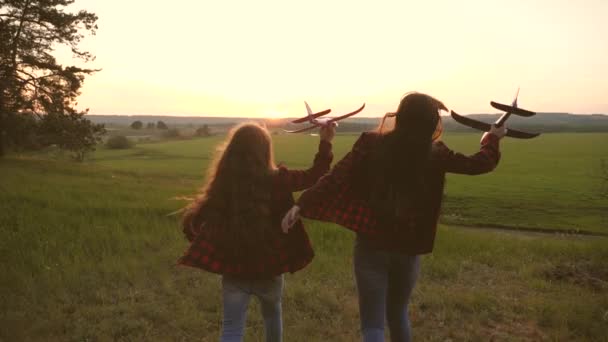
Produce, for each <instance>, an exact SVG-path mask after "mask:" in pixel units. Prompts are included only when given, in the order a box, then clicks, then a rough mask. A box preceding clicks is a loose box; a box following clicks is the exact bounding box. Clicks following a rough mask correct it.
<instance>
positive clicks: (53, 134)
mask: <svg viewBox="0 0 608 342" xmlns="http://www.w3.org/2000/svg"><path fill="white" fill-rule="evenodd" d="M84 114H85V113H77V112H71V113H69V114H58V113H49V114H47V115H45V116H43V117H42V120H41V122H40V135H41V137H42V139H43V142H44V144H45V145H57V146H58V147H59V148H61V149H63V150H68V151H70V152H72V157H73V158H74V160H76V161H83V160H84V157H85V155H86V153H88V152H91V151H93V150H95V145H97V143H99V142H100V141H101V137H100V135H101V134H103V133H105V129H104V127H103V125H99V124H93V123H92V122H91V121H90V120H86V119H83V118H82V116H83V115H84Z"/></svg>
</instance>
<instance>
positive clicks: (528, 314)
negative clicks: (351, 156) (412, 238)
mask: <svg viewBox="0 0 608 342" xmlns="http://www.w3.org/2000/svg"><path fill="white" fill-rule="evenodd" d="M273 139H274V142H275V155H276V160H277V162H284V163H285V164H286V165H288V166H290V167H292V168H304V167H307V166H308V165H310V161H311V160H312V157H313V154H314V151H315V149H316V145H317V139H318V138H314V137H309V136H304V135H292V136H286V135H279V136H274V137H273ZM355 139H356V136H355V135H341V136H338V137H336V139H335V141H334V153H335V156H336V158H335V160H339V158H340V157H341V156H343V155H344V154H345V153H346V152H347V151H348V150H349V148H350V147H351V146H352V143H353V142H354V140H355ZM220 141H221V137H213V138H207V139H194V140H183V141H171V142H163V143H151V144H141V145H138V146H136V147H135V148H133V149H129V150H118V151H117V150H105V149H100V150H98V151H97V152H96V153H95V154H94V155H92V157H91V159H90V160H89V161H87V162H85V163H81V164H78V163H73V162H69V161H67V160H66V159H65V158H61V157H56V156H53V157H50V156H49V155H50V154H49V153H37V154H27V155H10V156H8V157H7V158H5V159H3V160H0V231H1V232H2V239H0V267H1V269H0V272H1V273H2V275H3V276H2V278H0V341H106V340H117V341H148V340H153V341H200V340H204V341H214V340H217V338H218V333H219V329H220V326H221V302H220V292H219V278H218V277H217V276H215V275H212V274H208V273H205V272H202V271H197V270H194V269H186V268H180V267H176V266H175V261H176V259H177V257H179V256H180V255H181V254H182V253H183V251H184V249H185V248H186V241H185V240H184V238H183V237H182V235H181V232H180V231H179V227H178V224H177V218H176V217H168V216H167V214H168V213H171V212H173V211H175V210H177V209H179V208H181V207H182V206H183V205H185V203H186V202H184V200H183V199H181V197H183V196H191V195H193V194H194V193H195V191H196V189H197V188H198V187H200V186H201V185H202V184H203V177H204V174H205V169H206V167H207V165H208V163H209V161H210V160H211V159H212V158H213V154H214V151H215V147H216V145H217V144H218V143H219V142H220ZM445 141H446V143H447V144H448V146H450V147H452V148H454V149H456V150H459V151H462V152H465V153H473V152H475V150H476V148H477V144H478V141H479V135H477V134H449V135H447V136H446V137H445ZM501 148H502V151H503V159H502V161H501V163H500V165H499V167H498V168H497V170H496V171H495V172H494V173H492V174H489V175H483V176H478V177H470V176H461V175H449V177H448V183H447V184H448V185H447V187H446V193H447V194H446V199H445V201H444V215H443V216H442V219H441V222H442V227H441V228H440V232H439V234H438V241H437V243H436V246H435V251H434V253H433V254H431V255H427V256H425V257H423V266H422V273H421V278H420V280H419V283H418V285H417V287H416V290H415V294H414V297H413V303H412V306H411V310H412V313H411V316H412V324H413V329H414V334H415V335H414V337H415V339H416V340H430V341H446V340H452V341H461V340H463V341H464V340H467V341H468V340H484V341H485V340H497V341H503V340H506V341H511V340H514V341H521V340H529V341H538V340H548V341H572V340H580V341H588V340H595V341H608V262H607V261H606V260H608V238H604V237H580V236H567V235H540V234H519V233H514V232H497V231H490V230H485V231H484V230H480V229H468V228H462V227H460V226H481V227H483V226H497V225H498V226H507V227H523V228H539V229H558V230H565V231H569V230H582V231H587V232H595V233H608V180H607V179H606V178H607V177H608V175H607V173H608V171H607V170H605V169H604V168H603V167H602V161H603V160H606V161H607V163H608V134H605V133H597V134H566V133H563V134H545V135H542V136H540V137H539V138H536V139H534V140H529V141H518V140H515V139H505V140H503V142H502V145H501ZM307 223H308V224H307V227H308V231H309V233H310V235H311V237H312V239H313V244H314V247H315V251H316V258H315V260H314V261H313V263H312V264H311V265H310V266H309V267H308V268H306V269H305V270H303V271H301V272H298V273H296V274H294V275H288V276H287V277H286V289H285V291H286V292H285V297H284V324H285V327H284V330H285V341H355V340H358V339H359V332H358V308H357V300H356V292H355V288H354V282H353V277H352V271H351V269H352V264H351V254H352V250H351V249H352V240H353V236H352V234H351V233H349V232H348V231H346V230H344V229H340V228H339V227H337V226H333V225H329V224H324V223H320V222H312V221H307ZM246 340H248V341H263V324H262V321H261V318H260V314H259V307H258V306H256V305H254V306H252V307H251V308H250V315H249V321H248V327H247V338H246Z"/></svg>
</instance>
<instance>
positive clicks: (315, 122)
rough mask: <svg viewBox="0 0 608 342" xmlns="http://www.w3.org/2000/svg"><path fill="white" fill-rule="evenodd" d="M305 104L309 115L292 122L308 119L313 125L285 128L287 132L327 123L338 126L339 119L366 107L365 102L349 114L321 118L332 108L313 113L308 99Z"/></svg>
mask: <svg viewBox="0 0 608 342" xmlns="http://www.w3.org/2000/svg"><path fill="white" fill-rule="evenodd" d="M304 105H305V106H306V112H307V113H308V115H307V116H305V117H303V118H299V119H296V120H293V121H292V123H303V122H306V121H308V122H310V123H311V124H312V126H308V127H305V128H301V129H297V130H293V131H287V130H285V132H287V133H300V132H304V131H308V130H309V129H313V128H315V127H320V126H327V125H335V126H338V121H339V120H342V119H346V118H348V117H349V116H353V115H355V114H357V113H359V112H360V111H362V110H363V108H365V103H364V104H363V105H362V106H361V107H360V108H359V109H357V110H356V111H354V112H350V113H348V114H344V115H340V116H338V117H335V118H319V117H320V116H323V115H325V114H328V113H329V112H331V109H326V110H324V111H321V112H318V113H313V112H312V109H310V106H309V105H308V103H307V102H306V101H304Z"/></svg>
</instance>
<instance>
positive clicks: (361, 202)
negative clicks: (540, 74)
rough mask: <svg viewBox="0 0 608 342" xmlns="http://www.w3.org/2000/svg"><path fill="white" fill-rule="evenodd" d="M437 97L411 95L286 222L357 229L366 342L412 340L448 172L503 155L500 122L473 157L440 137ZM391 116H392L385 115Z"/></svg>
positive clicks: (474, 168) (489, 163)
mask: <svg viewBox="0 0 608 342" xmlns="http://www.w3.org/2000/svg"><path fill="white" fill-rule="evenodd" d="M441 110H447V109H446V107H445V106H444V104H443V103H441V102H440V101H438V100H436V99H435V98H433V97H431V96H428V95H425V94H420V93H409V94H407V95H406V96H405V97H404V98H403V99H402V100H401V102H400V104H399V107H398V109H397V112H395V113H389V114H387V116H386V117H393V118H394V121H395V122H394V128H393V129H390V130H388V129H383V128H384V127H383V126H384V121H385V120H383V121H382V124H381V125H380V127H379V129H378V130H377V131H376V132H367V133H363V134H362V135H361V137H360V138H359V139H358V140H357V142H356V143H355V145H354V146H353V149H352V150H351V152H350V153H348V154H347V155H346V156H345V157H344V158H343V159H342V160H341V161H340V162H338V163H337V164H336V165H335V166H334V168H333V169H332V170H331V171H330V172H329V173H328V174H327V175H325V176H324V177H322V178H321V179H320V180H319V182H317V184H315V185H314V186H313V187H311V188H310V189H308V190H307V191H305V192H304V193H303V194H302V196H301V197H300V198H299V200H298V203H297V205H296V206H294V207H293V208H292V209H291V210H290V211H289V212H288V213H287V215H285V217H284V219H283V229H284V230H285V231H288V230H289V227H290V226H291V224H292V223H293V222H295V221H296V220H297V219H298V217H299V215H302V216H305V217H309V218H313V219H318V220H324V221H330V222H334V223H338V224H340V225H342V226H344V227H346V228H348V229H350V230H353V231H355V232H356V233H357V240H356V244H355V252H354V269H355V278H356V282H357V290H358V294H359V311H360V318H361V330H362V335H363V340H364V341H384V324H385V320H386V321H387V323H388V327H389V330H390V336H391V340H392V341H410V340H411V331H410V325H409V320H408V316H407V304H408V302H409V297H410V295H411V293H412V290H413V288H414V285H415V283H416V278H417V276H418V273H419V268H420V258H419V255H420V254H425V253H430V252H431V251H432V249H433V243H434V239H435V232H436V229H437V220H438V217H439V212H440V207H441V201H442V196H443V187H444V179H445V173H446V172H453V173H460V174H469V175H476V174H482V173H486V172H490V171H492V170H493V169H494V168H495V167H496V165H497V164H498V161H499V159H500V152H499V148H498V142H499V140H500V139H501V138H502V137H503V136H504V135H505V133H506V128H505V127H504V126H503V127H500V128H497V127H493V128H492V130H491V131H490V132H488V133H485V134H484V135H483V137H482V139H481V148H480V151H479V152H478V153H476V154H474V155H472V156H465V155H463V154H460V153H456V152H453V151H452V150H450V149H449V148H448V147H447V146H446V145H445V144H444V143H443V142H441V141H440V137H441V132H442V126H441V117H440V115H439V112H440V111H441ZM386 117H385V119H386Z"/></svg>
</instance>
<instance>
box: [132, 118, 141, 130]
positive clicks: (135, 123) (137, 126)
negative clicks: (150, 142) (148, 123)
mask: <svg viewBox="0 0 608 342" xmlns="http://www.w3.org/2000/svg"><path fill="white" fill-rule="evenodd" d="M142 127H144V123H143V122H141V121H139V120H137V121H133V123H132V124H131V128H133V129H141V128H142Z"/></svg>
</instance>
